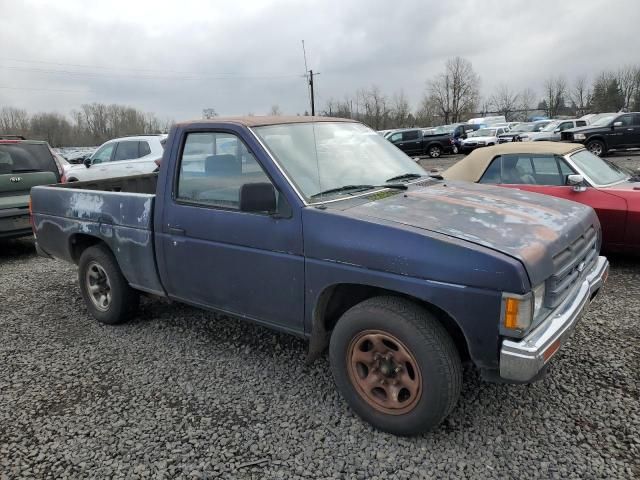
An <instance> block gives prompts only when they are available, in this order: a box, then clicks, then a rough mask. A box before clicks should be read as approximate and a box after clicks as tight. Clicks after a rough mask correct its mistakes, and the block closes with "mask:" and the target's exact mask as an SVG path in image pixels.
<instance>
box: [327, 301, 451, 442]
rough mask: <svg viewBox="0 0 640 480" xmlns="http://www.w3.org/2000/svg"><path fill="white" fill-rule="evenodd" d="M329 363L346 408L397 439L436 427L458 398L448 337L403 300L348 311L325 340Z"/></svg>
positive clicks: (426, 314) (425, 314)
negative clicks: (328, 347)
mask: <svg viewBox="0 0 640 480" xmlns="http://www.w3.org/2000/svg"><path fill="white" fill-rule="evenodd" d="M329 357H330V361H331V369H332V372H333V376H334V379H335V382H336V385H337V387H338V389H339V391H340V393H341V394H342V396H343V397H344V398H345V400H346V401H347V403H348V404H349V405H350V407H351V408H352V409H353V410H354V411H355V412H356V413H357V414H358V415H359V416H360V417H362V418H363V419H364V420H366V421H367V422H369V423H371V424H372V425H373V426H375V427H376V428H379V429H381V430H384V431H386V432H390V433H393V434H396V435H414V434H418V433H422V432H425V431H428V430H430V429H431V428H433V427H435V426H437V425H438V424H439V423H440V422H441V421H442V420H443V419H444V418H445V417H446V416H447V415H448V414H449V412H450V411H451V410H452V409H453V407H454V406H455V404H456V402H457V400H458V397H459V395H460V389H461V386H462V367H461V363H460V357H459V355H458V352H457V350H456V347H455V345H454V343H453V341H452V340H451V337H449V335H448V334H447V332H446V331H445V330H444V328H443V327H442V325H440V323H439V322H438V321H437V320H436V319H435V318H434V317H433V316H432V315H431V314H430V313H429V312H427V311H426V310H424V309H423V308H421V307H419V306H418V305H416V304H414V303H411V302H409V301H407V300H404V299H401V298H396V297H377V298H372V299H369V300H366V301H364V302H362V303H360V304H358V305H356V306H355V307H353V308H351V309H350V310H348V311H347V312H346V313H345V314H344V315H343V316H342V318H341V319H340V321H339V322H338V324H337V326H336V327H335V329H334V331H333V333H332V335H331V341H330V349H329Z"/></svg>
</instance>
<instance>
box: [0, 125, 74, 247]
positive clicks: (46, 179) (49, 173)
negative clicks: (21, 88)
mask: <svg viewBox="0 0 640 480" xmlns="http://www.w3.org/2000/svg"><path fill="white" fill-rule="evenodd" d="M61 175H62V167H61V165H59V163H58V162H57V161H56V158H55V156H54V153H53V152H52V151H51V148H50V147H49V144H48V143H47V142H41V141H36V140H25V139H24V137H19V136H15V135H0V239H7V238H19V237H25V236H28V235H31V234H32V232H31V224H30V223H29V192H30V191H31V187H34V186H36V185H49V184H52V183H59V182H60V178H61Z"/></svg>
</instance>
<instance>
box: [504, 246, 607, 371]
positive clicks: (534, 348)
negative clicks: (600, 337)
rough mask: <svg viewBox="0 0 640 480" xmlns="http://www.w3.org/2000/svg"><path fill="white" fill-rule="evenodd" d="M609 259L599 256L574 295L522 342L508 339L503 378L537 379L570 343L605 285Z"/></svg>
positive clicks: (505, 343)
mask: <svg viewBox="0 0 640 480" xmlns="http://www.w3.org/2000/svg"><path fill="white" fill-rule="evenodd" d="M608 273H609V262H608V261H607V259H606V258H605V257H598V261H597V262H596V265H595V266H594V267H593V269H592V270H591V272H589V273H588V274H587V276H586V277H585V279H584V280H583V281H582V284H580V286H579V287H578V288H577V290H576V292H575V293H574V294H573V295H569V297H567V299H566V300H565V301H564V302H563V303H562V304H561V305H560V306H559V307H558V308H557V309H556V310H554V311H553V312H552V313H551V314H550V315H549V317H547V319H546V320H544V321H543V322H542V323H541V324H540V325H538V326H537V327H536V328H535V329H534V330H533V331H532V332H531V333H529V334H528V335H527V336H526V337H525V338H523V339H522V340H519V341H515V340H504V341H503V342H502V348H501V349H500V377H501V378H502V379H504V380H506V381H508V382H516V383H527V382H530V381H532V380H535V379H536V378H537V377H538V376H539V375H538V374H539V373H540V372H541V371H542V370H543V369H544V368H545V365H546V364H547V362H549V360H550V359H551V357H552V356H553V355H554V354H555V353H556V352H557V351H558V350H559V348H560V347H561V346H562V345H563V344H564V343H566V341H567V340H568V339H569V337H570V336H571V333H572V332H573V329H574V327H575V326H576V324H577V323H578V320H579V319H580V317H581V316H582V315H583V314H584V313H585V312H586V311H587V309H588V307H589V304H590V303H591V300H592V299H593V298H594V297H595V295H596V294H597V293H598V291H599V290H600V288H601V287H602V286H603V285H604V283H605V281H606V279H607V275H608Z"/></svg>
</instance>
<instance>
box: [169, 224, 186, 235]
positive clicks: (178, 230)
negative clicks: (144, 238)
mask: <svg viewBox="0 0 640 480" xmlns="http://www.w3.org/2000/svg"><path fill="white" fill-rule="evenodd" d="M169 233H172V234H174V235H184V234H185V233H187V232H186V231H185V230H184V228H179V227H172V226H171V225H169Z"/></svg>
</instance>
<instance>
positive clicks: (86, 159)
mask: <svg viewBox="0 0 640 480" xmlns="http://www.w3.org/2000/svg"><path fill="white" fill-rule="evenodd" d="M82 163H84V166H85V167H87V168H89V167H90V166H91V157H88V158H85V159H84V160H83V161H82Z"/></svg>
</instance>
